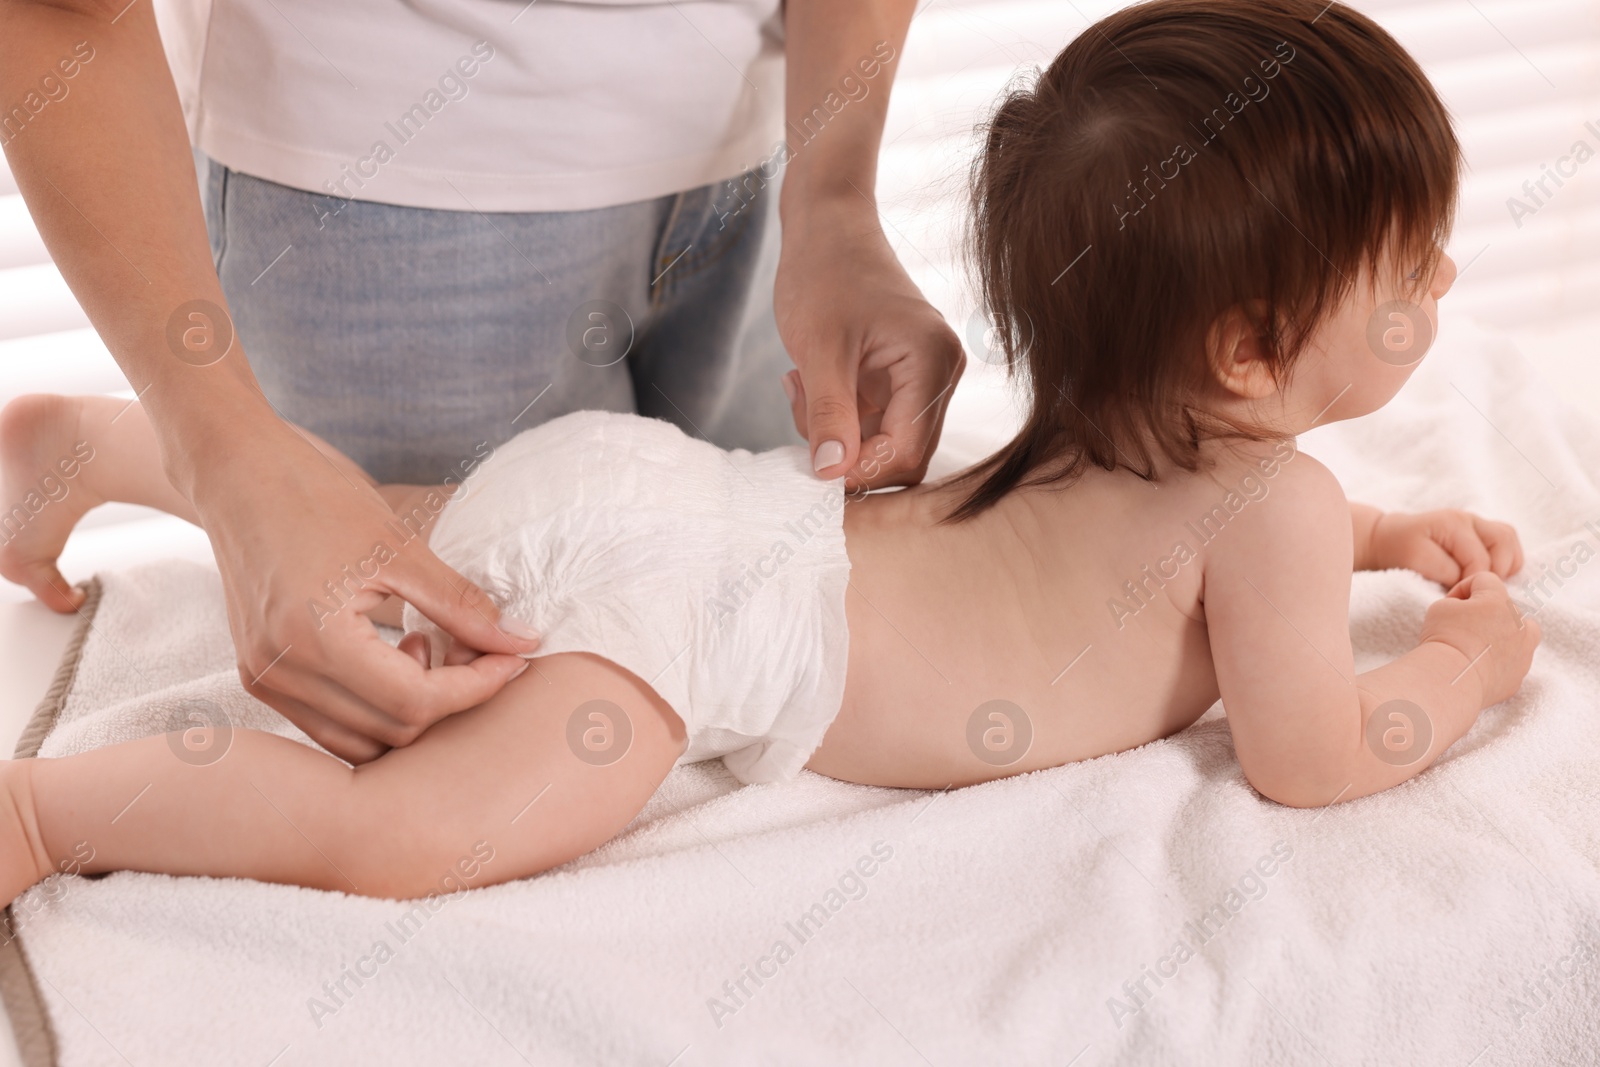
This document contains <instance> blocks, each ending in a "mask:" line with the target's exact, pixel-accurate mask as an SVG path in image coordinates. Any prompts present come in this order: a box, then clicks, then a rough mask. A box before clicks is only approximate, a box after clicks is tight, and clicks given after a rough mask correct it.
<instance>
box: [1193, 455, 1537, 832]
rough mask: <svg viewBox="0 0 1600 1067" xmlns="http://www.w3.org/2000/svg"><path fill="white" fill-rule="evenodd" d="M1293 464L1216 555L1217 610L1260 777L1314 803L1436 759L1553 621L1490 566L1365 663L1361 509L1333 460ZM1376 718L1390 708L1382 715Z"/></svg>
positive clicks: (1295, 801)
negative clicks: (1358, 604)
mask: <svg viewBox="0 0 1600 1067" xmlns="http://www.w3.org/2000/svg"><path fill="white" fill-rule="evenodd" d="M1305 460H1306V461H1305V462H1304V463H1296V464H1294V465H1293V466H1292V467H1286V468H1284V472H1283V474H1282V476H1281V479H1282V480H1281V481H1280V483H1279V485H1278V486H1277V487H1275V489H1274V492H1273V494H1272V496H1271V497H1270V498H1269V499H1267V500H1264V501H1262V506H1261V507H1259V508H1255V509H1245V511H1243V512H1241V513H1240V514H1239V515H1238V516H1237V518H1236V519H1235V520H1234V522H1233V523H1231V524H1230V525H1229V527H1228V531H1227V535H1226V536H1225V537H1221V538H1218V539H1217V542H1216V544H1215V545H1214V546H1213V548H1212V550H1211V553H1210V555H1209V557H1208V559H1207V562H1206V573H1205V613H1206V623H1207V626H1208V629H1209V633H1210V640H1211V651H1212V658H1213V660H1214V662H1215V666H1216V671H1217V682H1218V685H1219V687H1220V689H1221V693H1222V702H1223V706H1224V707H1225V708H1226V710H1227V714H1228V722H1229V725H1230V727H1231V729H1232V731H1233V736H1234V744H1235V748H1236V750H1237V752H1238V756H1239V763H1240V765H1241V766H1242V768H1243V769H1244V773H1245V776H1246V778H1248V779H1249V781H1250V783H1251V784H1252V785H1253V786H1255V787H1256V789H1257V790H1258V791H1260V792H1261V793H1262V794H1263V795H1264V796H1267V797H1269V798H1270V799H1272V800H1276V801H1278V802H1279V803H1282V804H1288V805H1292V806H1295V807H1314V806H1319V805H1324V804H1331V803H1333V802H1335V801H1338V800H1350V799H1353V798H1355V797H1360V796H1366V795H1368V794H1370V793H1376V792H1379V791H1380V790H1383V789H1387V788H1389V787H1390V786H1393V785H1397V784H1399V783H1400V782H1403V781H1405V780H1406V779H1408V778H1411V777H1412V776H1414V775H1416V774H1418V773H1420V772H1421V771H1422V770H1423V769H1425V768H1426V767H1428V766H1429V765H1430V764H1432V762H1433V761H1434V760H1435V759H1436V758H1438V756H1439V754H1440V753H1442V752H1443V751H1444V750H1445V749H1446V748H1448V747H1449V746H1450V745H1451V744H1452V743H1454V742H1455V741H1456V740H1457V739H1458V738H1460V737H1461V736H1462V735H1463V734H1465V733H1466V732H1467V730H1468V729H1470V728H1471V726H1472V724H1473V722H1474V721H1475V720H1476V719H1477V716H1478V713H1479V712H1480V711H1481V710H1482V709H1483V708H1484V707H1486V706H1488V705H1490V704H1494V703H1497V702H1499V701H1500V700H1503V699H1505V698H1506V697H1508V696H1510V695H1511V694H1512V693H1513V692H1515V691H1516V688H1517V686H1518V685H1519V684H1520V683H1521V680H1522V677H1523V676H1524V675H1525V674H1526V673H1527V669H1528V665H1529V663H1530V662H1531V659H1532V655H1533V649H1534V646H1535V645H1537V643H1538V627H1537V624H1536V623H1535V622H1533V620H1531V619H1527V620H1523V619H1519V618H1517V615H1516V612H1515V609H1514V607H1513V606H1512V604H1511V602H1510V598H1509V597H1508V596H1507V595H1506V592H1505V587H1504V585H1503V584H1502V583H1501V582H1500V580H1499V579H1498V578H1496V577H1495V576H1494V575H1493V574H1492V573H1488V572H1481V573H1479V574H1478V575H1476V576H1474V577H1473V578H1472V579H1470V580H1469V581H1467V582H1463V583H1462V585H1461V586H1460V587H1458V588H1457V589H1454V590H1452V591H1451V595H1450V596H1447V597H1446V598H1444V599H1443V600H1440V601H1438V602H1436V603H1435V604H1434V605H1433V606H1432V607H1431V608H1430V609H1429V611H1428V615H1427V618H1426V620H1425V622H1424V626H1423V634H1422V641H1421V642H1420V643H1419V644H1418V646H1417V647H1416V648H1414V649H1412V650H1411V651H1410V652H1408V653H1406V654H1405V655H1404V656H1401V657H1400V658H1399V659H1397V660H1395V661H1393V662H1392V663H1388V664H1386V665H1384V666H1383V667H1380V668H1377V669H1375V670H1371V671H1367V672H1365V673H1364V674H1361V675H1359V676H1358V675H1357V674H1356V673H1355V667H1354V657H1353V653H1352V651H1351V647H1350V632H1349V608H1350V582H1351V560H1352V559H1353V558H1355V557H1354V546H1353V544H1352V538H1353V533H1354V531H1353V529H1352V526H1353V524H1352V521H1351V518H1352V511H1351V509H1350V506H1349V504H1348V503H1347V502H1346V500H1345V497H1344V493H1343V491H1342V490H1341V489H1340V487H1339V483H1338V482H1337V480H1335V479H1334V477H1333V475H1332V474H1331V473H1330V472H1329V471H1328V470H1327V468H1326V467H1324V466H1322V465H1321V464H1319V463H1317V462H1316V461H1315V460H1312V459H1311V458H1310V457H1305ZM1374 719H1376V723H1374V721H1373V720H1374Z"/></svg>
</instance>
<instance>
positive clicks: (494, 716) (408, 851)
mask: <svg viewBox="0 0 1600 1067" xmlns="http://www.w3.org/2000/svg"><path fill="white" fill-rule="evenodd" d="M686 744H687V741H686V738H685V735H684V727H683V722H682V720H680V719H679V718H678V716H677V715H676V714H675V713H674V712H673V711H672V709H671V708H669V707H668V706H667V704H666V703H665V702H664V701H662V700H661V698H660V697H659V696H657V695H656V693H655V691H654V690H652V689H651V688H650V687H649V686H648V685H646V684H645V683H644V682H643V681H641V680H640V679H639V678H637V677H636V676H635V675H633V674H631V673H629V672H628V671H625V670H623V669H622V668H621V667H618V666H617V665H616V664H614V663H612V662H610V661H609V660H606V659H602V658H601V657H599V656H594V655H589V654H586V653H558V654H556V655H550V656H542V657H539V658H537V659H535V660H533V662H532V665H531V667H530V669H528V670H527V671H524V672H523V673H522V675H521V676H520V677H518V678H516V679H513V680H512V681H511V682H510V683H509V684H507V685H506V687H505V688H504V689H502V690H501V691H500V692H499V693H497V694H496V695H495V696H494V697H492V698H490V699H489V700H488V701H486V702H484V703H483V704H481V705H479V706H478V707H476V708H473V709H472V710H470V711H465V712H462V713H460V714H459V715H453V716H451V717H450V718H448V719H445V720H443V721H441V722H439V723H437V724H435V725H434V726H433V727H432V728H431V729H429V730H428V731H427V732H426V733H424V734H423V735H422V736H421V737H419V738H418V739H417V740H416V742H415V743H413V744H412V745H410V746H408V747H407V748H403V749H395V750H393V751H391V752H389V753H387V754H386V755H384V756H383V758H381V759H379V760H376V761H375V762H373V763H371V764H368V765H366V766H364V767H361V768H359V769H358V770H357V772H356V778H357V781H358V791H361V792H363V793H364V794H365V796H364V797H363V801H364V802H366V803H370V804H372V805H374V807H375V809H376V810H374V811H373V812H370V813H368V814H369V816H371V817H375V818H380V819H384V820H386V821H388V820H393V822H392V823H391V825H401V826H407V827H411V828H414V829H415V831H416V836H415V837H414V838H412V840H414V841H415V842H416V844H417V846H419V847H418V848H416V849H413V848H411V847H405V846H402V847H401V848H400V849H399V850H398V851H399V852H400V853H401V854H403V855H402V856H396V857H395V858H396V859H403V861H404V862H405V863H406V865H407V866H408V867H409V868H411V869H412V872H413V874H414V875H416V876H417V877H420V878H422V879H424V880H427V879H428V878H430V877H435V880H436V878H437V877H442V876H444V875H446V874H448V873H449V872H450V869H451V868H452V867H453V866H455V865H456V864H457V862H458V861H465V862H466V866H463V867H460V868H459V869H460V870H463V871H464V870H467V869H471V868H473V867H476V868H478V870H477V872H476V874H475V876H474V877H473V878H472V879H471V880H470V884H472V885H486V884H490V883H494V882H503V881H508V880H510V879H514V878H525V877H527V876H529V875H532V874H537V873H538V872H540V871H544V870H548V869H549V868H551V867H555V866H557V865H559V864H562V863H565V862H566V861H568V860H570V859H573V858H575V857H577V856H581V855H583V854H584V853H586V852H590V851H592V850H593V849H595V848H597V847H599V846H600V845H602V844H604V843H605V842H607V841H609V840H610V839H611V838H612V837H614V836H616V835H617V834H618V833H619V832H620V831H621V830H622V829H623V828H624V827H626V826H627V825H628V823H629V822H631V821H632V820H633V817H634V816H635V815H637V814H638V813H639V811H640V810H641V809H642V808H643V807H644V805H645V802H646V801H648V800H649V799H650V796H651V794H653V793H654V792H655V790H656V787H657V786H659V785H660V784H661V781H662V779H664V778H665V777H666V776H667V773H668V772H669V771H670V770H671V769H672V767H673V764H674V763H676V762H677V759H678V757H679V756H680V755H682V753H683V751H684V748H685V747H686ZM486 855H487V856H492V858H491V859H489V860H487V861H485V860H484V857H485V856H486ZM434 867H439V868H440V869H439V870H438V871H437V872H436V875H435V872H433V868H434Z"/></svg>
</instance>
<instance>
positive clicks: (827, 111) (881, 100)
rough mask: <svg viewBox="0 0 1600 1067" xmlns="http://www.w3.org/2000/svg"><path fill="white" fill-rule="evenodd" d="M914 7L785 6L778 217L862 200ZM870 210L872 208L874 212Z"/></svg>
mask: <svg viewBox="0 0 1600 1067" xmlns="http://www.w3.org/2000/svg"><path fill="white" fill-rule="evenodd" d="M914 7H915V3H914V0H790V3H789V5H788V10H787V13H786V15H785V18H784V25H785V33H786V44H785V49H786V51H787V55H788V58H787V68H786V70H787V75H786V87H785V92H784V101H785V103H784V117H785V119H786V127H785V133H786V140H787V143H788V148H789V165H788V172H787V175H786V176H785V178H784V187H783V194H782V207H783V211H784V213H785V215H788V214H790V213H791V212H798V213H803V212H804V211H805V209H806V207H807V206H808V205H809V204H811V203H812V202H814V201H817V200H823V199H830V198H833V197H851V198H853V199H860V198H861V197H867V198H869V199H868V202H867V204H865V205H863V206H866V207H872V203H871V200H870V198H871V197H873V196H874V194H875V185H876V181H877V167H878V145H879V142H880V141H881V140H882V138H883V123H884V118H885V116H886V115H887V114H888V110H889V88H890V86H891V85H892V83H893V81H894V75H895V72H896V70H897V69H898V64H899V58H900V51H901V48H902V46H903V45H904V44H905V37H906V28H907V27H908V26H909V25H910V24H911V13H912V11H913V9H914ZM873 210H875V208H873Z"/></svg>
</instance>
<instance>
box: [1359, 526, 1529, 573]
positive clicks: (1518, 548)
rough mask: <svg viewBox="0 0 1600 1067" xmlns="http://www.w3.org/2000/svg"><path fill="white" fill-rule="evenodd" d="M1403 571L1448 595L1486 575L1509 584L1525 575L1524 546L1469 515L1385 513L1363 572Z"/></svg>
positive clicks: (1503, 529)
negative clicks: (1507, 580)
mask: <svg viewBox="0 0 1600 1067" xmlns="http://www.w3.org/2000/svg"><path fill="white" fill-rule="evenodd" d="M1390 567H1403V568H1405V569H1407V570H1412V571H1416V572H1417V573H1418V574H1420V575H1422V576H1423V577H1424V578H1427V579H1429V580H1431V581H1435V582H1438V583H1439V584H1440V585H1442V586H1444V587H1445V588H1446V589H1449V588H1452V587H1453V586H1455V584H1456V583H1457V582H1459V581H1461V580H1462V579H1463V578H1470V577H1472V576H1473V575H1474V574H1480V573H1482V572H1484V571H1488V572H1491V573H1493V574H1494V575H1495V576H1497V577H1499V578H1502V579H1504V578H1509V577H1510V576H1511V575H1513V574H1515V573H1517V572H1518V571H1519V570H1521V569H1522V543H1521V542H1520V541H1519V540H1518V539H1517V531H1516V530H1514V529H1512V528H1511V527H1510V526H1509V525H1508V524H1506V523H1503V522H1492V521H1490V520H1489V519H1485V518H1482V517H1481V516H1478V515H1474V514H1472V513H1471V512H1467V511H1457V510H1454V509H1443V510H1439V511H1424V512H1421V513H1419V514H1406V513H1403V512H1384V513H1382V514H1380V515H1378V516H1377V519H1376V521H1375V522H1374V523H1373V525H1372V532H1371V541H1370V544H1369V548H1368V551H1367V556H1366V566H1364V567H1362V568H1360V569H1362V570H1385V569H1387V568H1390Z"/></svg>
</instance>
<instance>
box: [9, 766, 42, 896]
mask: <svg viewBox="0 0 1600 1067" xmlns="http://www.w3.org/2000/svg"><path fill="white" fill-rule="evenodd" d="M27 774H28V767H27V761H26V760H0V907H4V906H5V905H7V904H10V903H11V902H12V901H13V900H15V899H17V897H18V895H20V894H21V893H22V891H23V890H24V889H27V888H28V887H29V886H31V885H33V884H34V883H35V882H37V881H39V880H40V879H42V878H43V877H44V876H45V875H47V874H49V873H50V871H51V866H50V858H49V857H48V856H46V855H45V854H44V843H43V842H42V841H40V840H39V832H38V826H37V825H36V824H35V821H34V816H33V801H32V797H31V794H30V792H29V789H28V778H27Z"/></svg>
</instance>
